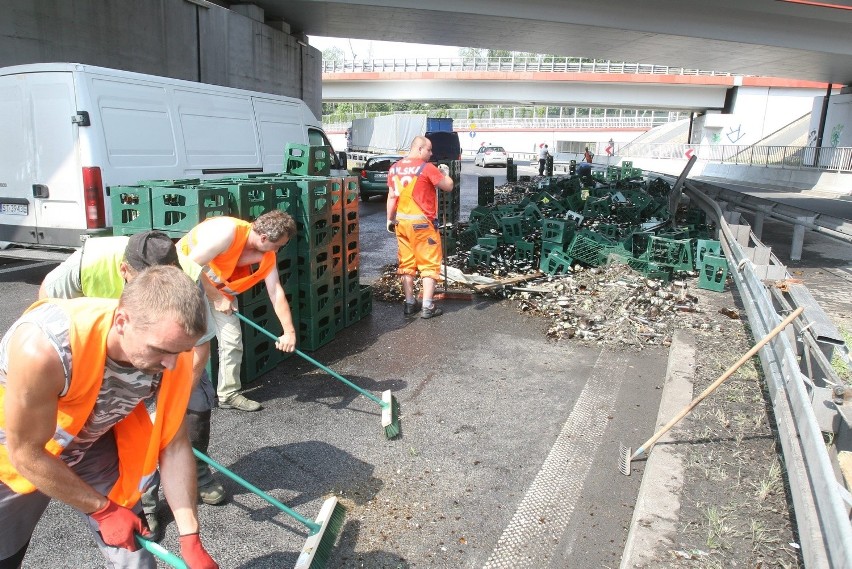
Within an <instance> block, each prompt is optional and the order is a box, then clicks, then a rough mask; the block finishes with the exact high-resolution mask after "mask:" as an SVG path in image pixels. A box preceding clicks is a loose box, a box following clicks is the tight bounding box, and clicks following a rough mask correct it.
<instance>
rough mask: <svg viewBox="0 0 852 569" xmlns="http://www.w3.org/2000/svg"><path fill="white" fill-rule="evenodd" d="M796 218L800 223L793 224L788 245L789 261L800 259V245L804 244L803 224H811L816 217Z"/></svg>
mask: <svg viewBox="0 0 852 569" xmlns="http://www.w3.org/2000/svg"><path fill="white" fill-rule="evenodd" d="M796 220H797V221H799V222H800V223H796V224H794V225H793V242H792V244H791V245H790V260H791V261H801V260H802V246H803V245H804V244H805V226H804V224H805V223H808V224H813V222H814V221H816V217H797V218H796Z"/></svg>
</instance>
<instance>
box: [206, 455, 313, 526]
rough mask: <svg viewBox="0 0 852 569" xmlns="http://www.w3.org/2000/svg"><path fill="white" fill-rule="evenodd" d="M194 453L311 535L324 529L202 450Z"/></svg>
mask: <svg viewBox="0 0 852 569" xmlns="http://www.w3.org/2000/svg"><path fill="white" fill-rule="evenodd" d="M192 452H193V454H194V455H195V456H197V457H198V458H199V459H200V460H203V461H204V462H206V463H207V464H209V465H210V466H212V467H213V468H215V469H216V470H218V471H219V472H221V473H222V474H224V475H225V476H227V477H228V478H230V479H231V480H233V481H234V482H236V483H237V484H239V485H240V486H242V487H243V488H245V489H247V490H249V491H250V492H253V493H254V494H257V495H258V496H260V497H261V498H263V499H264V500H266V501H267V502H269V503H270V504H272V505H273V506H275V507H276V508H278V509H279V510H281V511H282V512H284V513H285V514H287V515H288V516H291V517H293V518H295V519H296V520H298V521H300V522H302V523H303V524H304V525H306V526H307V527H308V529H310V530H311V535H314V534H316V533H317V532H318V531H319V530H320V529H322V526H321V525H319V524H318V523H316V522H312V521H311V520H309V519H307V518H306V517H304V516H302V515H301V514H299V513H298V512H296V511H295V510H293V509H292V508H288V507H287V506H285V505H284V504H282V503H281V502H279V501H278V500H276V499H275V498H273V497H272V496H270V495H269V494H267V493H266V492H264V491H263V490H261V489H260V488H258V487H257V486H255V485H254V484H252V483H251V482H248V481H247V480H245V479H243V478H240V477H239V476H238V475H237V474H235V473H234V472H231V471H230V470H228V469H227V468H225V467H224V466H222V465H221V464H219V463H218V462H216V461H215V460H213V459H212V458H210V457H209V456H207V455H206V454H204V453H202V452H201V451H200V450H198V449H196V448H193V449H192Z"/></svg>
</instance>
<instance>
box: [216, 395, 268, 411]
mask: <svg viewBox="0 0 852 569" xmlns="http://www.w3.org/2000/svg"><path fill="white" fill-rule="evenodd" d="M219 408H221V409H238V410H239V411H259V410H260V409H261V406H260V403H258V402H257V401H252V400H251V399H249V398H248V397H246V396H245V395H240V394H239V393H237V394H235V395H231V396H230V397H228V398H227V399H226V400H224V401H219Z"/></svg>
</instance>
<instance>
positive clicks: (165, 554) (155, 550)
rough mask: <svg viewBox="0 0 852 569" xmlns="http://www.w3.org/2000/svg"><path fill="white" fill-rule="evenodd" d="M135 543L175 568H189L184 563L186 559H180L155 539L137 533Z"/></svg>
mask: <svg viewBox="0 0 852 569" xmlns="http://www.w3.org/2000/svg"><path fill="white" fill-rule="evenodd" d="M136 543H138V544H139V545H141V546H142V547H143V548H144V549H145V550H147V551H148V552H149V553H152V554H153V555H154V557H157V558H159V559H160V560H161V561H165V562H166V563H168V564H169V565H171V566H172V567H174V568H175V569H189V565H187V564H186V561H184V560H183V559H181V558H180V557H178V556H177V555H175V554H174V553H172V552H171V551H169V550H168V549H166V548H165V547H163V546H162V545H160V544H159V543H157V542H156V541H151V540H150V539H146V538H144V537H142V536H141V535H139V534H138V533H137V534H136Z"/></svg>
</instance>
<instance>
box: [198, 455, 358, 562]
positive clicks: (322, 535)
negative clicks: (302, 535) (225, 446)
mask: <svg viewBox="0 0 852 569" xmlns="http://www.w3.org/2000/svg"><path fill="white" fill-rule="evenodd" d="M192 453H193V454H194V455H195V456H196V457H197V458H199V459H201V460H202V461H203V462H206V463H207V464H209V465H210V466H212V467H213V468H215V469H216V470H218V471H219V472H221V473H222V474H224V475H225V476H227V477H228V478H230V479H231V480H233V481H234V482H236V483H237V484H239V485H240V486H242V487H243V488H245V489H247V490H248V491H250V492H252V493H254V494H256V495H257V496H259V497H261V498H263V499H264V500H266V501H267V502H269V503H270V504H272V505H273V506H275V507H276V508H278V509H279V510H281V511H282V512H284V513H285V514H287V515H288V516H290V517H291V518H293V519H294V520H296V521H297V522H300V523H301V524H302V525H304V526H305V527H306V528H308V531H309V535H308V539H307V541H305V545H304V547H302V552H301V553H300V554H299V558H298V560H297V561H296V568H297V569H324V568H325V567H326V565H328V560H329V558H330V557H331V551H332V549H333V548H334V544H335V542H336V541H337V536H338V535H340V530H342V529H343V522H344V521H345V519H346V508H344V507H343V505H342V504H340V503H338V501H337V498H335V497H334V496H332V497H331V498H328V499H326V501H325V502H323V505H322V508H320V513H319V515H318V516H317V519H316V521H315V522H312V521H311V520H309V519H307V518H305V517H304V516H302V515H301V514H300V513H298V512H297V511H295V510H293V509H292V508H290V507H288V506H285V505H284V504H282V503H281V502H279V501H278V500H276V499H275V498H273V497H272V496H270V495H269V494H267V493H266V492H264V491H263V490H261V489H260V488H258V487H257V486H255V485H254V484H252V483H250V482H248V481H247V480H245V479H243V478H241V477H240V476H238V475H237V474H235V473H234V472H231V471H230V470H228V469H227V468H225V467H224V466H222V465H221V464H219V463H218V462H216V461H215V460H213V459H212V458H210V457H209V456H207V455H206V454H204V453H203V452H201V451H199V450H198V449H195V448H194V449H192Z"/></svg>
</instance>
